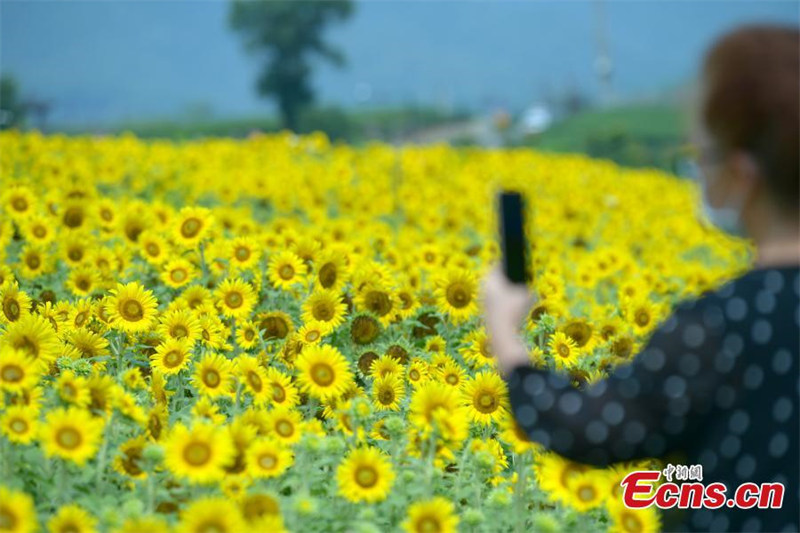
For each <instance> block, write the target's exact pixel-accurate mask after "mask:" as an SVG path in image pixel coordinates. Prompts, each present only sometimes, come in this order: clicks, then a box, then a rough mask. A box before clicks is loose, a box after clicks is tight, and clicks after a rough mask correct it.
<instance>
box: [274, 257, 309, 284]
mask: <svg viewBox="0 0 800 533" xmlns="http://www.w3.org/2000/svg"><path fill="white" fill-rule="evenodd" d="M307 273H308V267H307V266H306V264H305V263H304V262H303V260H302V259H301V258H300V257H298V256H297V255H296V254H295V253H293V252H290V251H289V250H284V251H281V252H278V253H276V254H275V255H273V256H272V257H270V259H269V266H268V267H267V276H268V277H269V280H270V281H271V282H272V284H273V285H274V286H275V287H277V288H278V289H288V288H290V287H291V286H292V285H294V284H296V283H303V282H304V281H305V278H306V274H307Z"/></svg>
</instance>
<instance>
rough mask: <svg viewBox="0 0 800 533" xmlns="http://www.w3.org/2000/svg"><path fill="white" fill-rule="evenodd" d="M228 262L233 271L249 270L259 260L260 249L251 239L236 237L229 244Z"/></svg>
mask: <svg viewBox="0 0 800 533" xmlns="http://www.w3.org/2000/svg"><path fill="white" fill-rule="evenodd" d="M229 246H230V249H229V250H230V251H229V252H228V260H229V261H230V264H231V265H232V266H233V267H234V269H235V270H237V271H240V270H249V269H251V268H253V267H254V266H256V264H258V260H259V259H261V249H260V248H259V246H258V242H256V240H255V239H253V238H252V237H236V238H235V239H233V240H232V241H231V242H230V245H229Z"/></svg>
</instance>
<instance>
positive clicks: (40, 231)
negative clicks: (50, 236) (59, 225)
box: [33, 226, 47, 239]
mask: <svg viewBox="0 0 800 533" xmlns="http://www.w3.org/2000/svg"><path fill="white" fill-rule="evenodd" d="M33 235H34V236H35V237H36V238H37V239H43V238H44V237H45V236H46V235H47V229H46V228H45V227H44V226H36V227H35V228H33Z"/></svg>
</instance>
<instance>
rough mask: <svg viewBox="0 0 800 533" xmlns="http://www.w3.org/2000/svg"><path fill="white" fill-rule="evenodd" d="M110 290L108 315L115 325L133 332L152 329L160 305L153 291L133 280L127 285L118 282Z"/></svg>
mask: <svg viewBox="0 0 800 533" xmlns="http://www.w3.org/2000/svg"><path fill="white" fill-rule="evenodd" d="M110 292H111V299H110V300H109V306H108V315H109V317H110V319H111V325H112V326H113V327H115V328H118V329H121V330H122V331H127V332H133V333H136V332H140V331H147V330H148V329H150V326H151V325H152V323H153V321H154V320H155V317H156V307H157V306H158V301H157V300H156V298H155V296H153V292H152V291H150V290H148V289H145V288H144V287H143V286H142V285H141V284H140V283H138V282H135V281H132V282H130V283H127V284H125V285H123V284H122V283H118V284H117V288H116V289H114V290H111V291H110Z"/></svg>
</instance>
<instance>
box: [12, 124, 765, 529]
mask: <svg viewBox="0 0 800 533" xmlns="http://www.w3.org/2000/svg"><path fill="white" fill-rule="evenodd" d="M501 187H504V188H511V189H516V190H519V191H522V192H523V193H524V194H525V195H526V196H527V198H528V199H529V205H530V206H532V208H533V209H532V213H531V216H530V217H528V220H529V223H530V228H529V230H530V233H531V238H532V242H533V246H534V249H533V253H532V254H531V255H532V258H531V261H532V262H533V267H534V271H535V281H534V282H533V284H534V286H535V287H534V288H535V290H536V292H537V294H538V297H539V300H538V303H537V304H536V305H535V307H534V308H533V309H532V310H531V313H530V316H529V318H528V320H527V323H526V326H525V333H526V336H527V340H528V342H529V345H530V347H531V351H530V357H531V362H532V363H533V364H535V365H539V366H542V367H548V368H553V369H557V370H558V371H561V372H566V373H568V374H569V375H570V376H571V378H572V381H573V384H574V386H576V387H582V386H585V385H586V384H587V383H591V382H593V381H595V380H597V379H602V378H603V376H604V375H606V374H607V372H608V371H609V370H610V369H611V368H613V367H614V366H615V365H618V364H624V363H625V362H627V361H629V360H630V358H631V357H633V356H634V355H635V354H636V353H637V351H638V350H639V349H640V348H641V347H642V346H643V343H644V342H645V341H646V340H647V337H648V334H649V333H650V332H652V330H653V328H654V327H655V326H657V325H658V323H659V322H660V320H662V319H663V318H665V317H666V315H667V314H668V313H669V311H670V309H671V307H672V306H673V305H674V304H675V303H676V302H677V301H679V300H681V299H685V298H690V297H692V296H695V295H697V294H699V293H701V292H703V291H704V290H707V289H709V288H711V287H714V286H716V285H718V284H720V283H722V282H723V281H724V280H726V279H728V278H730V277H732V276H734V275H736V274H737V273H739V272H740V271H741V270H742V269H743V268H744V267H746V266H747V265H748V263H749V261H750V256H751V249H750V247H749V245H748V243H746V242H744V241H739V240H734V239H732V238H729V237H726V236H723V235H722V234H721V233H718V232H717V231H715V230H712V229H710V228H709V227H708V226H707V225H705V224H703V223H701V222H699V221H698V218H697V216H696V213H695V209H694V206H695V205H696V199H697V190H696V188H695V186H694V185H693V184H692V183H691V182H688V181H685V180H681V179H679V178H676V177H674V176H670V175H668V174H665V173H662V172H659V171H654V170H630V169H624V168H621V167H618V166H616V165H615V164H613V163H610V162H606V161H597V160H592V159H589V158H586V157H584V156H579V155H549V154H544V153H537V152H533V151H530V150H527V149H507V150H488V149H478V148H469V149H455V148H451V147H448V146H444V145H436V146H430V147H392V146H388V145H384V144H378V143H375V144H369V145H366V146H363V147H357V148H356V147H351V146H346V145H333V144H331V143H329V141H328V139H327V138H326V137H325V136H324V135H321V134H313V135H309V136H303V137H298V136H295V135H292V134H289V133H282V134H275V135H268V136H253V137H251V138H248V139H246V140H240V141H236V140H222V139H218V140H213V139H212V140H203V141H192V142H184V143H170V142H163V141H148V142H145V141H142V140H139V139H137V138H135V137H133V136H124V135H123V136H119V137H103V138H92V137H66V136H57V135H54V136H43V135H40V134H38V133H19V132H5V133H2V134H0V259H2V262H1V263H0V305H1V311H0V461H1V462H2V464H0V531H13V532H28V531H37V530H46V531H51V532H54V533H83V532H90V531H104V532H105V531H109V532H128V533H132V532H153V533H156V532H161V531H176V532H196V533H202V532H207V533H210V532H215V533H225V532H228V533H237V532H250V531H252V532H278V531H297V532H314V531H325V532H328V531H331V532H337V531H338V532H344V531H347V532H350V531H353V532H385V531H409V532H420V533H423V532H448V531H465V532H473V531H474V532H494V531H543V532H560V531H568V530H577V531H607V530H612V531H631V532H633V531H650V530H657V529H658V528H659V525H660V521H659V516H658V514H657V513H656V512H655V511H654V510H652V509H647V510H644V511H635V512H634V511H631V510H629V509H627V508H625V507H624V506H622V503H621V499H620V496H619V481H620V479H621V477H624V475H625V474H626V473H627V472H628V471H629V470H631V469H634V468H636V467H642V466H643V465H646V464H648V463H649V462H644V463H642V464H638V465H637V464H629V465H616V466H615V467H613V468H609V469H602V470H601V469H593V468H588V467H586V466H584V465H580V464H576V463H572V462H570V461H568V460H565V459H563V458H561V457H559V456H557V455H554V454H552V453H550V452H548V451H547V450H545V449H542V448H541V447H539V446H538V445H536V444H534V443H531V442H528V441H526V439H525V436H524V435H523V434H521V432H520V431H519V430H518V429H517V428H516V426H515V424H514V422H513V420H512V418H511V416H510V414H509V410H508V399H507V397H506V389H505V384H504V382H503V380H502V379H501V377H500V376H499V375H498V373H497V372H496V370H495V367H494V360H493V357H492V355H491V353H490V352H489V350H488V348H487V339H486V334H485V332H484V329H483V327H482V324H481V316H480V315H481V308H480V302H479V301H478V290H479V284H480V279H481V277H482V276H483V275H484V273H485V272H486V271H487V270H488V268H490V266H491V265H492V264H493V263H495V262H496V261H497V260H498V244H497V242H496V241H497V239H496V218H495V214H494V212H493V208H494V205H495V203H494V198H495V197H494V195H495V193H496V192H497V190H498V189H499V188H501Z"/></svg>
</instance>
